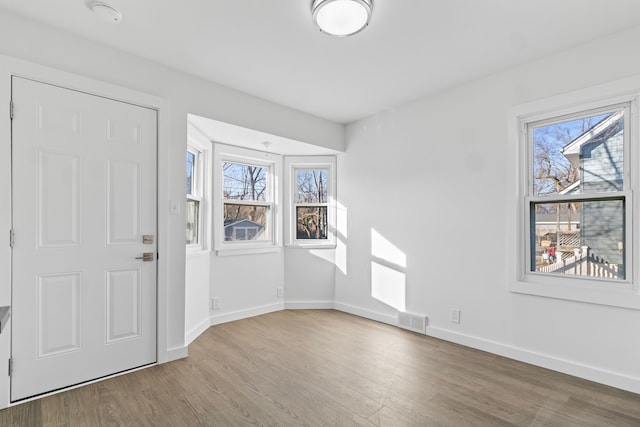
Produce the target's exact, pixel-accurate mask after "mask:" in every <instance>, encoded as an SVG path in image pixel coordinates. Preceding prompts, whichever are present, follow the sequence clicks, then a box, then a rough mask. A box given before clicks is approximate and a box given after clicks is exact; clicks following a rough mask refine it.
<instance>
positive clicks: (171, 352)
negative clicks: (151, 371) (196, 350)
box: [158, 345, 189, 363]
mask: <svg viewBox="0 0 640 427" xmlns="http://www.w3.org/2000/svg"><path fill="white" fill-rule="evenodd" d="M187 356H189V349H188V347H187V346H186V345H184V346H181V347H174V348H170V349H168V350H167V351H166V353H164V355H163V357H162V360H158V363H167V362H172V361H174V360H178V359H184V358H185V357H187Z"/></svg>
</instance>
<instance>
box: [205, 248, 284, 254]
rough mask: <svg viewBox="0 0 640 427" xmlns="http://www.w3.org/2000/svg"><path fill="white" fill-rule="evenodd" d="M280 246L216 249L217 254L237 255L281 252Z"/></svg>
mask: <svg viewBox="0 0 640 427" xmlns="http://www.w3.org/2000/svg"><path fill="white" fill-rule="evenodd" d="M280 250H281V247H280V246H269V247H262V248H237V249H227V248H224V249H216V250H215V253H216V256H235V255H256V254H269V253H278V252H280Z"/></svg>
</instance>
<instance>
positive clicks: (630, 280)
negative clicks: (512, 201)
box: [510, 89, 640, 307]
mask: <svg viewBox="0 0 640 427" xmlns="http://www.w3.org/2000/svg"><path fill="white" fill-rule="evenodd" d="M594 91H595V92H599V89H594ZM590 93H591V91H586V92H584V93H583V94H573V95H571V96H568V98H567V99H569V98H570V99H574V102H573V103H569V102H562V100H558V99H555V100H553V101H551V100H550V101H549V102H544V101H540V102H538V103H534V105H533V106H524V107H521V108H520V109H519V111H517V112H516V113H515V114H514V115H515V117H514V119H515V127H517V129H518V135H519V137H518V141H517V143H518V144H519V147H517V149H516V151H517V152H518V153H519V155H518V157H519V158H518V165H519V166H518V167H517V168H516V170H517V171H518V172H519V176H518V183H519V184H518V194H519V202H518V203H519V205H520V206H519V209H520V214H519V216H518V220H517V226H518V228H519V231H518V233H516V239H515V241H514V242H515V246H514V249H515V256H516V259H515V264H516V265H515V269H516V280H515V281H514V282H511V284H510V288H511V290H513V291H516V292H524V293H531V294H537V295H545V296H553V297H559V298H565V299H574V300H579V301H588V302H594V303H601V304H609V305H616V306H636V305H637V306H638V307H640V299H638V296H640V294H639V292H638V290H639V289H638V265H637V264H638V262H637V261H635V259H634V257H633V255H632V252H633V251H634V250H635V251H637V250H638V248H637V247H635V248H634V244H633V235H632V232H631V231H632V230H633V229H634V227H637V222H638V221H637V220H636V219H634V218H635V216H637V213H636V215H634V212H633V210H634V203H633V200H632V194H633V190H635V191H638V187H639V185H638V172H637V171H638V170H639V169H640V160H639V159H638V158H637V156H636V157H632V156H631V155H630V153H631V152H632V151H631V148H632V147H633V149H634V150H636V149H637V147H638V135H637V129H638V123H636V122H637V121H638V118H637V116H636V114H635V110H636V108H637V94H635V93H633V92H632V93H629V94H628V95H624V96H617V97H615V98H610V99H609V100H605V101H602V100H599V101H589V99H588V98H589V94H590ZM583 95H584V96H583ZM594 97H595V98H594V99H603V98H604V97H602V96H595V95H594ZM580 99H583V101H578V100H580ZM604 99H606V98H604ZM553 105H563V107H562V108H558V109H554V108H553ZM566 105H570V107H567V106H566ZM634 261H635V263H634Z"/></svg>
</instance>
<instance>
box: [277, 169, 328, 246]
mask: <svg viewBox="0 0 640 427" xmlns="http://www.w3.org/2000/svg"><path fill="white" fill-rule="evenodd" d="M285 162H286V164H287V170H288V188H289V191H288V200H289V203H288V205H289V206H290V211H289V215H288V219H287V223H288V225H289V227H288V234H289V237H288V239H287V241H288V244H289V245H293V246H303V247H310V246H314V247H326V246H333V245H335V231H334V230H335V195H334V193H335V157H329V156H322V157H320V156H318V157H314V156H306V157H287V158H286V160H285Z"/></svg>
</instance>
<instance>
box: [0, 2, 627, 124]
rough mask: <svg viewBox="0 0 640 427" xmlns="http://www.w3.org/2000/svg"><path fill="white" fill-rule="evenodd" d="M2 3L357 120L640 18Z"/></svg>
mask: <svg viewBox="0 0 640 427" xmlns="http://www.w3.org/2000/svg"><path fill="white" fill-rule="evenodd" d="M107 1H108V2H109V3H110V4H112V5H113V6H115V7H117V8H118V9H120V10H121V11H122V13H123V15H124V19H123V21H122V23H120V24H118V25H113V24H107V23H103V22H101V21H99V20H98V19H97V17H96V16H94V15H93V14H92V13H91V12H90V10H89V8H88V7H87V2H86V1H85V0H65V1H59V0H56V1H52V0H0V11H5V12H6V13H10V14H17V15H20V16H23V17H26V18H29V19H33V20H36V21H39V22H43V23H47V24H50V25H52V26H55V27H59V28H62V29H64V30H67V31H69V32H71V33H75V34H77V35H79V36H82V37H85V38H88V39H93V40H96V41H98V42H100V43H103V44H107V45H110V46H113V47H116V48H119V49H121V50H124V51H127V52H130V53H133V54H136V55H139V56H142V57H145V58H148V59H151V60H154V61H157V62H160V63H162V64H166V65H168V66H170V67H173V68H176V69H180V70H183V71H185V72H187V73H191V74H195V75H197V76H199V77H202V78H205V79H208V80H211V81H214V82H217V83H220V84H222V85H225V86H229V87H232V88H235V89H238V90H241V91H243V92H247V93H249V94H252V95H255V96H258V97H261V98H264V99H267V100H270V101H273V102H276V103H279V104H282V105H286V106H289V107H291V108H294V109H297V110H301V111H305V112H308V113H311V114H313V115H316V116H319V117H323V118H326V119H329V120H333V121H336V122H339V123H348V122H351V121H353V120H356V119H359V118H362V117H365V116H368V115H371V114H374V113H376V112H379V111H384V110H387V109H391V108H393V107H395V106H397V105H399V104H402V103H404V102H407V101H410V100H413V99H417V98H420V97H422V96H425V95H428V94H430V93H434V92H437V91H441V90H443V89H446V88H448V87H452V86H456V85H459V84H461V83H463V82H465V81H469V80H472V79H475V78H478V77H481V76H484V75H487V74H490V73H492V72H495V71H498V70H501V69H504V68H507V67H510V66H513V65H516V64H521V63H524V62H526V61H529V60H532V59H535V58H539V57H542V56H545V55H548V54H551V53H554V52H557V51H560V50H562V49H565V48H568V47H571V46H574V45H577V44H580V43H583V42H585V41H588V40H591V39H595V38H598V37H601V36H603V35H606V34H610V33H613V32H617V31H620V30H623V29H626V28H629V27H632V26H635V25H638V24H640V1H639V0H482V1H479V0H445V1H435V0H374V10H373V18H372V20H371V24H370V26H369V28H367V29H366V30H364V31H363V32H361V33H359V34H357V35H355V36H353V37H349V38H333V37H330V36H327V35H326V34H322V33H320V32H319V31H318V30H317V28H316V27H315V26H314V24H313V23H312V21H311V13H310V5H311V0H180V1H166V0H160V1H159V0H135V1H131V0H107Z"/></svg>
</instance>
